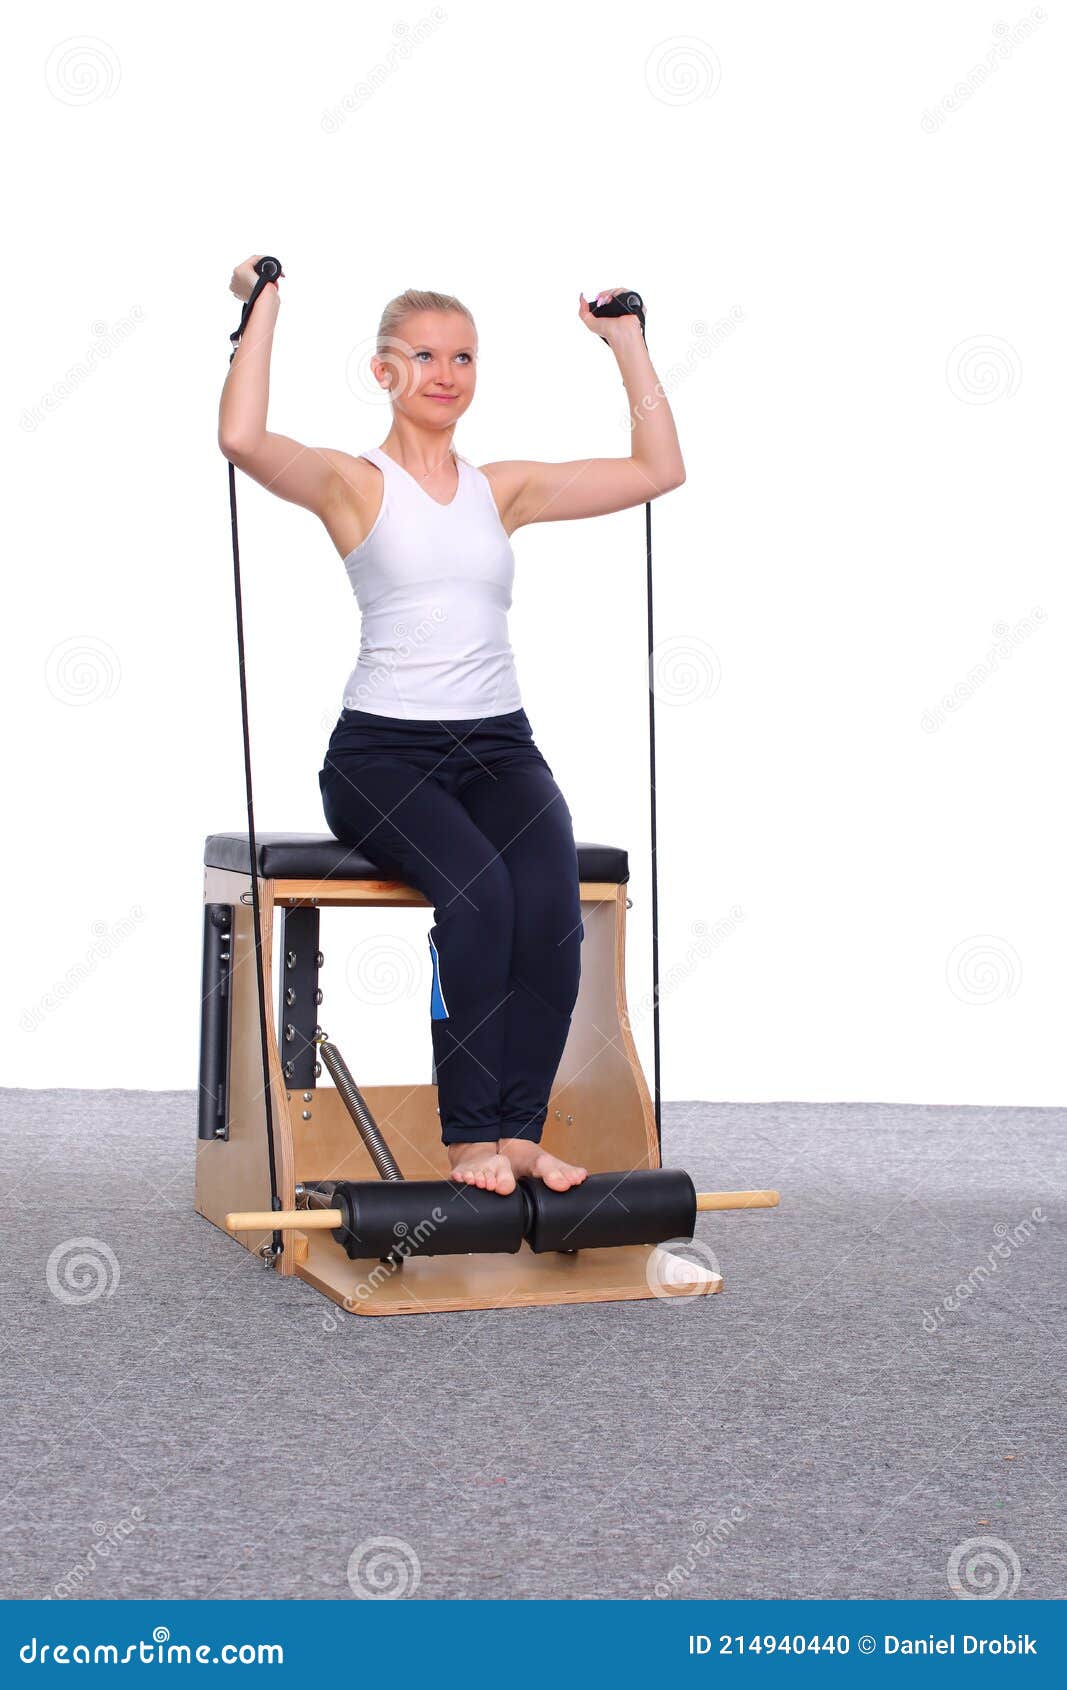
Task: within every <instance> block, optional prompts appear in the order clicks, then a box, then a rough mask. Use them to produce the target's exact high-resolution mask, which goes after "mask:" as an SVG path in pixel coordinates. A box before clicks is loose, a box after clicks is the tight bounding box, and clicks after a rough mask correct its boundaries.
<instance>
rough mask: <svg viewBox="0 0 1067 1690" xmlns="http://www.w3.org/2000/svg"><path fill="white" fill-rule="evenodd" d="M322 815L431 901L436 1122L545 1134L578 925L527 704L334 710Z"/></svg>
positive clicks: (572, 875)
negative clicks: (506, 708)
mask: <svg viewBox="0 0 1067 1690" xmlns="http://www.w3.org/2000/svg"><path fill="white" fill-rule="evenodd" d="M319 788H320V790H321V793H322V805H323V812H324V814H325V817H326V821H327V824H328V825H329V828H330V831H331V832H332V833H333V834H334V835H335V836H336V837H337V838H338V839H339V840H341V841H342V843H344V844H348V845H353V846H358V848H359V849H360V850H361V851H363V852H365V854H366V855H367V856H368V857H370V859H371V861H372V862H374V863H375V864H376V865H377V866H378V867H379V868H380V869H381V870H382V873H383V874H384V875H386V876H388V877H389V878H390V879H396V880H403V881H405V882H406V883H407V884H408V885H410V886H414V887H415V888H416V889H417V890H418V891H420V892H422V893H423V894H424V896H425V897H426V898H427V899H428V900H429V901H430V903H431V904H432V905H433V912H434V925H433V926H432V927H431V928H430V931H429V946H430V959H431V964H432V982H431V998H430V1031H431V1039H432V1043H433V1052H434V1064H435V1069H436V1080H437V1093H438V1107H439V1109H440V1115H441V1137H442V1139H443V1141H444V1143H445V1144H456V1143H459V1142H462V1141H474V1140H477V1141H480V1142H485V1141H487V1140H495V1139H498V1138H529V1139H533V1140H535V1141H536V1140H539V1139H540V1137H541V1131H542V1128H543V1126H544V1121H545V1116H546V1114H547V1111H548V1097H549V1092H550V1091H551V1089H552V1083H553V1081H554V1079H555V1076H556V1070H557V1069H558V1067H559V1063H560V1058H561V1057H562V1055H563V1048H564V1045H565V1044H566V1042H567V1034H568V1031H569V1028H570V1021H571V1012H572V1010H573V1008H574V1004H575V1000H576V999H577V996H578V980H579V975H580V973H581V942H582V939H583V938H584V936H585V929H584V928H583V926H582V917H581V905H580V902H579V896H578V853H577V850H576V848H575V843H574V830H573V825H572V821H571V814H570V811H569V810H568V808H567V805H566V803H565V801H564V798H563V794H562V793H561V792H560V790H559V787H558V786H557V785H556V782H555V780H554V778H553V775H552V770H551V769H550V768H549V766H548V764H547V763H546V762H545V760H544V758H543V757H542V755H541V753H540V751H539V750H538V749H537V746H536V745H535V744H534V739H533V733H532V730H531V728H530V723H529V720H528V718H527V715H526V712H525V710H512V711H510V712H509V713H508V714H506V715H500V716H483V717H481V718H480V719H478V720H473V721H468V720H455V721H447V720H446V721H406V720H403V719H400V718H396V717H390V716H377V715H374V714H373V713H371V712H369V711H365V710H348V709H345V710H342V712H341V715H340V717H339V719H338V721H337V725H336V727H335V728H334V730H333V733H332V734H331V736H330V742H329V746H328V747H327V751H326V756H325V759H324V763H323V767H322V768H321V769H320V771H319Z"/></svg>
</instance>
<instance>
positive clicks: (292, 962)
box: [285, 951, 296, 968]
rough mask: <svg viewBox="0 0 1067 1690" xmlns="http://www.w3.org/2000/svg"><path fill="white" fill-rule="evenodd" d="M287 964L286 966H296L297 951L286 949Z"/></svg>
mask: <svg viewBox="0 0 1067 1690" xmlns="http://www.w3.org/2000/svg"><path fill="white" fill-rule="evenodd" d="M285 966H286V968H295V967H296V952H295V951H286V953H285Z"/></svg>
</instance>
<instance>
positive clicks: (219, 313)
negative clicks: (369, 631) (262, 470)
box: [2, 0, 1067, 1104]
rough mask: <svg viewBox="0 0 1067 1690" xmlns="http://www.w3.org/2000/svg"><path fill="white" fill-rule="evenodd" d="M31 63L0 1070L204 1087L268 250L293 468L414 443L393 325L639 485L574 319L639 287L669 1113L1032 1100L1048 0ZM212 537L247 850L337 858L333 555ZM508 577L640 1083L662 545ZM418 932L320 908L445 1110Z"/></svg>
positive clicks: (122, 51)
mask: <svg viewBox="0 0 1067 1690" xmlns="http://www.w3.org/2000/svg"><path fill="white" fill-rule="evenodd" d="M1027 18H1030V19H1031V22H1030V25H1029V29H1030V34H1029V37H1026V36H1025V35H1023V34H1022V33H1021V32H1017V25H1018V24H1019V22H1020V20H1023V19H1027ZM15 30H16V32H17V39H16V37H13V36H11V35H9V37H8V47H9V52H8V55H7V67H6V71H5V72H4V100H3V106H4V123H5V127H6V129H7V135H6V138H5V155H6V157H7V159H8V162H9V165H10V166H11V168H10V169H9V171H8V173H7V194H8V207H9V209H8V227H9V230H13V231H14V232H15V234H16V238H15V239H14V240H13V241H12V242H11V243H10V246H9V256H8V261H7V264H6V266H5V271H4V286H5V290H6V293H7V311H6V321H7V324H8V333H7V335H6V337H5V353H6V361H7V363H8V366H9V379H8V382H7V387H6V391H7V396H8V398H7V411H8V423H7V448H6V453H5V457H6V461H7V468H8V470H9V472H10V481H9V486H10V491H9V494H8V496H7V498H6V500H5V512H6V514H7V516H8V518H9V520H10V529H9V534H8V540H7V546H6V570H5V609H6V613H7V614H6V616H5V625H6V633H7V637H6V641H5V662H4V665H3V675H4V701H3V702H4V710H5V720H6V727H7V733H6V735H5V744H6V762H7V772H6V782H5V787H6V797H7V800H8V822H7V829H6V836H5V838H6V847H7V850H6V868H5V883H6V897H5V900H4V926H5V935H4V938H5V943H4V968H3V971H2V991H3V996H4V1004H3V1026H4V1035H5V1036H4V1072H5V1075H6V1080H5V1083H7V1084H16V1085H26V1086H64V1087H66V1086H79V1087H81V1086H86V1087H98V1086H121V1087H130V1088H140V1087H150V1088H167V1089H170V1088H175V1089H192V1088H194V1087H195V1085H196V1082H197V1060H198V1038H199V985H200V944H201V894H202V869H201V863H202V848H203V840H204V836H205V834H207V833H209V832H212V831H221V830H227V829H234V828H241V827H243V826H244V824H245V812H244V775H243V765H242V753H241V734H240V710H239V695H238V690H237V674H236V642H235V631H234V609H233V587H232V565H231V557H230V538H229V514H228V501H227V490H226V465H225V461H224V459H223V458H222V456H221V454H220V452H219V450H218V447H217V444H216V435H215V431H216V419H217V405H218V395H219V391H220V388H221V385H222V382H223V380H224V378H225V374H226V369H227V361H228V356H229V352H230V342H229V338H228V336H229V333H230V331H231V329H233V328H234V327H235V326H236V323H237V320H238V317H239V307H238V306H237V304H236V302H235V301H234V299H233V297H232V295H231V294H230V293H229V292H228V282H229V277H230V273H231V270H232V268H233V266H234V264H235V263H237V262H239V261H241V260H243V259H244V258H246V257H247V256H248V255H249V254H250V253H253V252H264V251H266V252H271V253H275V254H277V255H278V256H280V257H281V259H282V261H283V263H284V265H285V269H286V272H287V278H288V279H287V281H286V282H285V284H284V288H283V291H284V299H283V307H282V311H281V315H280V319H279V323H278V329H277V335H276V341H275V353H274V366H273V379H272V388H271V405H270V415H269V423H270V426H271V427H273V428H275V429H278V430H279V431H281V432H285V433H289V434H292V435H294V436H295V437H296V438H298V439H301V440H304V441H306V442H308V443H309V444H312V445H336V446H341V447H345V448H347V449H348V450H350V451H359V450H361V449H362V448H363V447H364V446H367V445H373V444H377V443H379V442H380V441H381V440H382V439H383V438H384V436H385V434H386V432H387V427H388V417H387V415H386V413H385V411H383V409H382V408H381V406H380V405H375V404H373V403H372V402H370V400H369V398H368V396H367V394H366V392H365V391H364V390H363V389H362V387H361V385H360V383H359V381H358V379H353V375H352V372H353V369H354V368H356V367H358V363H359V358H360V354H361V352H362V351H363V350H364V349H365V348H366V345H367V343H368V340H369V337H370V336H371V335H373V333H374V331H375V329H376V327H377V322H378V318H379V315H380V312H381V309H382V307H383V305H384V304H385V302H386V301H387V300H388V299H389V298H391V297H392V296H393V295H394V294H396V293H398V292H400V291H402V290H403V289H404V288H406V287H425V288H436V289H440V290H442V291H445V292H451V293H455V294H457V295H458V296H459V297H460V298H461V299H462V300H463V301H464V302H465V303H466V304H467V305H469V307H470V309H471V310H472V312H473V314H474V317H475V321H476V324H477V328H478V331H479V336H480V361H479V385H478V392H477V395H476V398H475V402H474V405H473V407H472V408H471V410H470V412H469V413H468V415H467V416H466V417H465V418H464V419H463V421H462V422H461V424H460V427H459V429H458V431H457V435H456V445H457V446H458V448H459V450H460V451H462V452H463V453H464V455H466V456H467V457H469V458H471V459H472V460H473V461H474V462H476V463H485V462H488V461H491V460H493V459H496V458H504V457H539V458H545V459H554V460H561V459H567V458H571V457H581V456H589V455H605V456H619V455H623V454H624V453H625V452H626V451H627V450H628V436H627V433H626V430H625V414H626V413H625V396H624V393H623V389H622V386H621V382H620V379H619V376H618V372H617V368H616V366H615V364H614V361H613V358H612V355H611V353H610V352H609V351H608V349H607V348H606V347H605V346H604V345H603V343H602V342H601V341H599V340H598V339H596V338H595V337H594V336H593V335H591V334H590V333H589V332H588V331H587V330H586V329H585V328H584V327H583V326H582V325H581V324H580V323H579V321H578V316H577V309H578V292H579V289H584V291H585V293H586V295H587V296H591V295H593V294H594V293H595V292H596V291H597V290H598V289H601V288H605V287H609V286H619V285H624V284H625V285H628V286H633V287H637V288H638V289H640V291H641V292H642V294H643V295H644V296H645V299H646V301H647V305H648V314H649V315H648V341H649V347H650V350H651V353H652V358H653V362H654V364H655V367H656V370H657V372H658V374H659V376H660V378H661V380H662V381H663V382H664V385H665V387H666V388H667V391H668V394H669V399H670V404H671V406H672V409H673V411H674V414H675V417H676V420H677V424H678V430H679V435H680V439H681V444H682V450H683V454H684V457H685V461H686V466H687V470H688V480H687V482H686V484H685V486H684V487H682V488H681V489H680V490H678V491H676V492H674V493H671V494H668V495H667V496H665V497H664V498H662V499H661V500H659V501H657V502H656V503H655V504H654V505H653V511H652V515H653V537H654V555H655V572H656V633H657V642H658V646H659V648H660V649H659V650H658V652H657V666H656V675H657V681H656V687H657V698H658V703H657V725H658V740H657V745H658V774H659V780H658V787H659V793H658V799H659V845H660V849H659V871H660V891H661V903H660V946H661V958H660V966H661V977H662V980H663V983H664V1001H663V1007H662V1031H663V1090H664V1096H665V1098H666V1099H667V1100H670V1099H672V1098H674V1099H677V1098H683V1097H684V1098H708V1099H861V1098H865V1099H875V1100H899V1101H925V1102H931V1103H957V1102H966V1103H985V1104H1011V1103H1018V1104H1052V1103H1056V1102H1061V1101H1062V1098H1063V1088H1062V1071H1063V1070H1062V1055H1061V1050H1062V1029H1063V1025H1064V1013H1065V1009H1067V1004H1065V1001H1064V999H1065V967H1064V960H1063V945H1064V935H1065V921H1064V916H1065V908H1064V904H1065V897H1064V876H1063V840H1062V828H1063V819H1064V817H1063V812H1064V804H1063V767H1062V764H1063V758H1062V752H1061V745H1062V738H1063V680H1062V676H1063V671H1064V658H1065V651H1067V648H1065V636H1064V591H1063V541H1064V534H1063V494H1062V479H1063V455H1064V452H1063V449H1064V438H1063V429H1062V412H1063V403H1064V388H1065V379H1064V375H1065V371H1064V351H1065V334H1064V328H1063V320H1064V301H1063V262H1062V258H1063V253H1062V215H1061V213H1062V192H1061V189H1062V168H1061V167H1062V159H1063V157H1064V144H1065V120H1064V115H1063V113H1064V104H1063V97H1062V88H1063V81H1064V70H1065V47H1064V25H1063V16H1062V8H1061V7H1058V6H1048V7H1046V8H1045V12H1044V14H1043V15H1042V14H1041V12H1040V11H1039V10H1038V11H1034V12H1033V13H1029V12H1027V11H1026V10H1024V9H1023V8H1022V7H1021V6H1020V7H1016V6H1014V5H1012V6H1007V7H1005V8H1004V10H1003V11H1002V12H998V11H997V10H995V9H989V8H984V7H981V6H976V5H974V4H973V3H967V4H964V3H959V4H937V5H935V6H933V7H931V6H930V5H928V4H923V5H918V4H914V3H907V4H902V5H897V6H894V7H892V8H885V7H879V8H871V7H864V8H858V7H856V6H855V5H854V4H846V3H844V0H840V3H837V4H822V5H817V6H806V7H796V6H793V5H790V4H785V3H781V0H779V3H778V4H768V3H767V0H764V3H763V4H761V5H759V6H745V5H729V6H727V5H692V4H691V5H684V4H681V5H670V6H667V7H656V8H650V7H648V6H647V5H645V4H637V3H620V0H614V3H613V4H611V5H610V6H606V7H601V8H597V7H594V6H574V5H572V4H568V5H563V4H560V3H559V0H551V3H549V4H540V5H538V6H537V7H536V8H533V7H527V6H522V7H520V6H507V5H502V4H489V3H488V0H448V3H447V5H445V6H443V7H441V8H436V9H434V8H432V7H430V6H425V7H420V6H419V5H415V6H412V7H408V8H405V7H404V6H403V5H401V4H398V5H395V6H394V5H383V4H376V3H373V0H372V3H370V4H361V5H359V6H353V5H351V4H348V3H345V4H315V5H311V6H304V7H295V8H294V7H293V6H292V5H291V4H288V3H287V4H285V5H276V4H272V3H270V0H260V3H257V4H255V5H248V4H243V5H239V6H237V5H225V4H222V5H217V6H214V7H212V8H210V9H206V8H205V9H204V10H202V11H200V10H197V9H195V8H194V9H192V10H190V11H189V12H186V13H180V14H175V13H172V12H168V11H160V10H158V9H153V8H146V7H144V6H134V5H132V4H128V5H106V4H104V5H94V6H92V7H90V8H89V9H88V10H87V9H85V8H84V7H81V6H62V5H53V6H49V7H45V8H43V9H42V10H39V11H37V12H36V13H35V14H33V15H28V14H25V13H23V14H20V15H19V18H18V21H17V24H16V25H15ZM998 46H999V47H1001V48H1002V49H1004V55H1003V56H998V54H997V48H998ZM991 60H992V62H993V63H994V64H995V69H993V70H990V69H989V65H990V61H991ZM983 65H984V66H985V70H984V72H983V70H982V68H981V67H982V66H983ZM948 102H951V104H948ZM727 325H732V326H730V327H727ZM239 512H240V523H241V539H242V552H243V564H244V581H245V593H246V607H245V608H246V628H247V637H248V648H249V656H248V660H249V670H250V691H251V708H252V735H253V759H254V771H255V798H256V822H257V828H258V829H259V830H260V831H265V830H267V829H279V828H284V829H295V830H305V831H312V832H322V831H325V822H324V820H323V817H322V813H321V810H320V807H319V791H318V784H317V778H316V777H317V771H318V768H319V766H320V764H321V761H322V754H323V751H324V748H325V744H326V740H327V738H328V734H329V729H330V726H331V725H332V723H333V721H334V719H335V717H336V714H337V711H338V709H339V707H340V695H341V690H342V686H343V683H344V680H345V677H346V676H347V674H348V672H349V669H350V667H351V665H352V663H353V661H354V658H355V652H356V649H357V646H358V637H359V632H358V616H357V611H356V605H355V601H354V599H353V598H352V595H351V591H350V588H349V586H348V583H347V580H346V577H345V574H344V570H343V567H342V564H341V561H340V558H339V557H338V555H337V553H336V552H335V550H334V548H333V547H332V545H331V543H330V541H329V539H328V537H327V535H326V533H325V531H324V530H323V529H322V528H321V526H320V524H319V523H318V522H317V521H316V519H315V518H314V517H313V516H312V515H310V513H308V512H306V511H304V510H301V509H299V508H298V507H296V506H290V505H286V504H285V503H284V502H282V501H281V500H279V499H277V498H275V497H272V496H271V495H270V494H269V493H268V492H266V491H265V490H263V489H261V488H260V487H258V486H257V485H256V484H254V483H253V482H251V481H250V480H248V479H247V478H245V477H239ZM514 544H515V550H516V556H517V578H516V590H515V598H514V603H513V608H512V613H511V630H512V641H513V645H514V648H515V653H516V660H517V664H518V670H519V677H520V683H521V687H522V693H523V702H524V704H525V707H526V709H527V713H528V715H529V716H530V719H531V723H532V725H533V729H534V734H535V738H536V739H537V742H538V744H539V745H540V747H541V749H542V751H543V752H544V754H545V756H546V758H547V759H548V761H549V763H550V765H551V766H552V768H553V770H554V772H555V775H556V778H557V780H558V781H559V783H560V786H561V788H562V790H563V792H564V794H565V796H566V798H567V801H568V803H569V805H570V808H571V811H572V814H573V816H574V820H575V828H576V833H577V836H578V837H579V838H581V839H587V840H600V841H604V842H608V843H611V844H620V845H624V846H626V847H628V849H629V851H630V860H631V869H632V878H631V883H630V893H631V896H632V897H633V899H634V907H633V909H632V910H631V912H630V927H629V941H628V952H629V955H628V992H629V997H630V1002H631V1005H632V1006H633V1007H634V1009H635V1020H636V1022H637V1031H638V1039H639V1044H640V1047H641V1050H642V1055H643V1057H644V1060H645V1066H646V1072H647V1073H648V1074H649V1076H650V1077H651V1072H652V1043H651V1021H650V1018H649V1016H648V1014H647V1013H642V1012H641V1009H640V1005H641V1003H642V1001H643V1000H644V999H645V997H646V994H647V992H648V988H649V984H650V927H649V921H650V904H649V895H650V880H649V860H648V785H647V781H648V746H647V733H646V728H647V713H648V711H647V692H646V655H645V562H644V513H643V510H642V509H640V508H638V509H635V510H631V511H625V512H620V513H618V514H616V515H614V516H610V517H602V518H598V519H595V520H591V521H585V522H573V523H558V524H551V523H547V524H541V525H537V526H534V527H530V528H527V529H523V530H520V531H519V533H518V534H517V535H516V537H515V541H514ZM994 629H996V630H998V634H999V638H1000V644H1001V652H1002V655H998V656H996V659H995V662H993V663H992V664H990V663H989V661H988V658H987V654H988V653H989V652H990V650H991V648H993V647H994V646H995V645H996V643H997V638H998V634H995V633H994ZM983 665H984V667H983ZM946 699H947V700H948V701H949V705H948V706H946V704H945V702H944V701H945V700H946ZM731 912H734V913H733V915H731ZM431 920H432V915H431V912H430V911H429V910H428V909H419V910H413V911H406V912H398V913H397V914H394V915H390V914H389V913H388V912H385V911H370V912H364V913H356V912H347V911H346V912H339V913H328V914H327V915H326V916H325V917H324V927H323V934H324V949H325V951H326V953H327V970H326V976H325V978H324V986H325V989H326V1002H325V1004H324V1009H323V1019H324V1025H325V1026H326V1027H327V1028H328V1030H329V1032H330V1034H331V1036H332V1037H335V1038H337V1039H338V1040H339V1042H340V1043H341V1046H342V1048H343V1049H344V1050H345V1053H346V1056H347V1058H348V1060H349V1064H350V1066H351V1067H352V1069H353V1071H354V1072H355V1074H356V1076H357V1079H359V1080H361V1081H362V1082H364V1083H377V1082H380V1081H387V1080H397V1081H400V1080H406V1079H410V1080H414V1081H418V1082H424V1081H426V1080H428V1079H429V1062H430V1041H429V1021H428V1007H429V984H430V981H429V956H428V950H427V947H426V942H425V932H426V929H427V927H428V926H429V924H430V921H431ZM699 923H704V924H706V931H707V934H708V936H709V937H710V941H711V942H710V943H708V944H706V945H705V946H704V950H703V954H702V953H701V951H700V948H699V943H698V941H699V931H698V930H697V929H696V928H695V926H694V924H699ZM723 924H726V925H723Z"/></svg>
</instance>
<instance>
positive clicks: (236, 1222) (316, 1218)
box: [226, 1209, 342, 1232]
mask: <svg viewBox="0 0 1067 1690" xmlns="http://www.w3.org/2000/svg"><path fill="white" fill-rule="evenodd" d="M341 1219H342V1217H341V1211H340V1209H273V1210H271V1209H262V1210H259V1209H253V1210H251V1211H250V1212H249V1213H247V1214H246V1213H244V1212H243V1211H240V1210H238V1211H237V1213H235V1214H232V1215H227V1216H226V1231H227V1232H274V1231H278V1232H290V1231H294V1230H295V1231H299V1232H336V1230H337V1228H338V1227H339V1226H340V1225H341Z"/></svg>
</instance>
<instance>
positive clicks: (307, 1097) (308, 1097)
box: [304, 1091, 311, 1103]
mask: <svg viewBox="0 0 1067 1690" xmlns="http://www.w3.org/2000/svg"><path fill="white" fill-rule="evenodd" d="M304 1102H305V1103H310V1102H311V1093H310V1092H309V1091H306V1092H305V1093H304Z"/></svg>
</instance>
